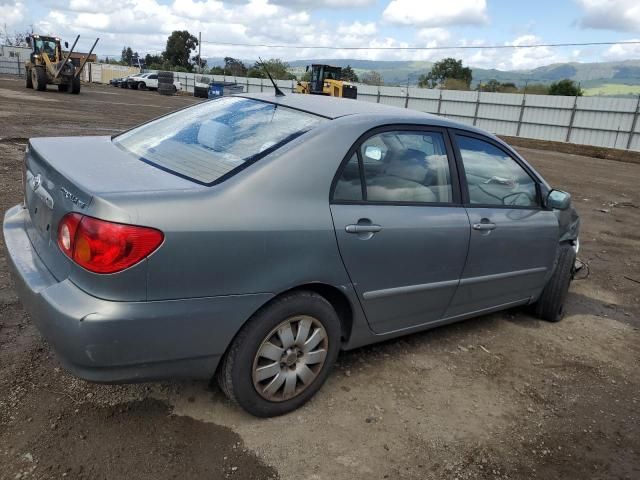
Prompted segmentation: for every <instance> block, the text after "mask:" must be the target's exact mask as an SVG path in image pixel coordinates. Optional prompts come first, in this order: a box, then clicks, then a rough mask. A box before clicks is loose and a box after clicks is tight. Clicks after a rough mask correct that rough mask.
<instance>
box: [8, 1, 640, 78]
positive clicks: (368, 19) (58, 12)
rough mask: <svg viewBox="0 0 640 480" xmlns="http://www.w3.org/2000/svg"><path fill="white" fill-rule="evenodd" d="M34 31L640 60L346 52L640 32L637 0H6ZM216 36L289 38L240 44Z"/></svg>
mask: <svg viewBox="0 0 640 480" xmlns="http://www.w3.org/2000/svg"><path fill="white" fill-rule="evenodd" d="M5 25H6V30H8V31H9V32H13V31H14V30H18V31H24V30H27V29H31V28H32V27H31V26H32V25H33V29H34V31H37V32H40V33H49V34H54V35H59V36H61V37H63V39H65V40H69V41H71V40H72V39H73V37H74V36H75V35H76V34H78V33H79V34H81V35H82V37H81V44H80V46H79V48H80V49H87V48H89V47H90V45H91V38H92V37H96V36H99V37H100V38H101V40H100V43H99V47H98V49H97V53H98V54H99V55H100V56H103V55H110V56H119V52H120V50H121V49H122V46H123V45H130V46H131V47H132V48H133V49H134V50H137V51H138V52H140V53H141V54H144V53H152V54H153V53H159V52H160V51H161V50H162V49H163V47H164V44H165V42H166V38H167V36H168V35H169V34H170V33H171V31H173V30H183V29H187V30H189V31H190V32H191V33H194V34H196V35H197V33H198V32H202V39H203V40H206V43H205V42H203V45H202V48H203V52H202V53H203V56H204V57H220V56H226V55H229V56H234V57H239V58H245V59H254V58H256V57H257V56H258V55H260V56H263V57H267V58H270V57H280V58H283V59H286V60H293V59H309V58H361V59H376V60H437V59H439V58H443V57H445V56H456V57H458V58H463V59H464V60H465V62H466V63H468V64H470V65H472V66H475V67H484V68H499V69H503V70H507V69H527V68H534V67H537V66H540V65H546V64H549V63H554V62H563V61H581V62H588V61H606V60H623V59H639V58H640V45H615V46H606V47H563V48H548V47H539V48H533V49H513V50H511V49H509V50H495V49H485V50H459V51H456V50H453V51H451V50H449V51H438V50H427V51H415V50H412V51H407V50H405V51H402V50H343V49H324V50H321V49H313V48H309V46H323V47H333V46H338V47H341V46H343V47H363V46H366V47H408V46H411V47H414V46H418V47H437V46H460V45H525V44H539V43H562V42H606V41H630V40H640V0H536V1H534V2H530V1H528V2H522V1H518V0H223V1H218V0H117V1H116V0H0V29H2V28H5ZM220 42H229V43H245V44H269V45H288V46H292V47H288V48H274V47H241V46H230V45H220V44H219V43H220Z"/></svg>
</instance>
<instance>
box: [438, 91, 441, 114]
mask: <svg viewBox="0 0 640 480" xmlns="http://www.w3.org/2000/svg"><path fill="white" fill-rule="evenodd" d="M440 107H442V90H440V95H439V96H438V115H440Z"/></svg>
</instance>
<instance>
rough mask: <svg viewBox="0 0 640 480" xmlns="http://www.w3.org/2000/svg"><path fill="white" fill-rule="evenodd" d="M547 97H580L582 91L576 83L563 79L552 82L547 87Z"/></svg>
mask: <svg viewBox="0 0 640 480" xmlns="http://www.w3.org/2000/svg"><path fill="white" fill-rule="evenodd" d="M549 95H567V96H569V97H581V96H582V89H581V88H580V85H576V82H574V81H573V80H569V79H568V78H565V79H564V80H560V81H559V82H554V83H552V84H551V85H550V86H549Z"/></svg>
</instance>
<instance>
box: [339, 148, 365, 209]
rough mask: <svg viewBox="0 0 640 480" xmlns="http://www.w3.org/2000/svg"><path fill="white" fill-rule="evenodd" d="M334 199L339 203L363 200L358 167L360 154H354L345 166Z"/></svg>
mask: <svg viewBox="0 0 640 480" xmlns="http://www.w3.org/2000/svg"><path fill="white" fill-rule="evenodd" d="M333 199H334V200H338V201H343V202H344V201H351V202H354V201H356V202H357V201H359V200H362V183H361V182H360V167H359V166H358V154H357V153H354V154H353V156H352V157H351V159H350V160H349V161H348V162H347V164H346V165H345V166H344V170H342V175H340V178H339V179H338V182H337V183H336V188H335V190H334V192H333Z"/></svg>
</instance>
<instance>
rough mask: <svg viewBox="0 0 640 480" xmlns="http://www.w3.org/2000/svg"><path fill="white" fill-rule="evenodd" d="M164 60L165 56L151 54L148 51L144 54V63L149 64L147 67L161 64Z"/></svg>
mask: <svg viewBox="0 0 640 480" xmlns="http://www.w3.org/2000/svg"><path fill="white" fill-rule="evenodd" d="M162 62H163V58H162V56H161V55H151V54H149V53H147V54H146V55H145V56H144V64H145V65H146V66H147V68H151V67H150V65H161V64H162ZM154 70H155V69H154Z"/></svg>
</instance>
